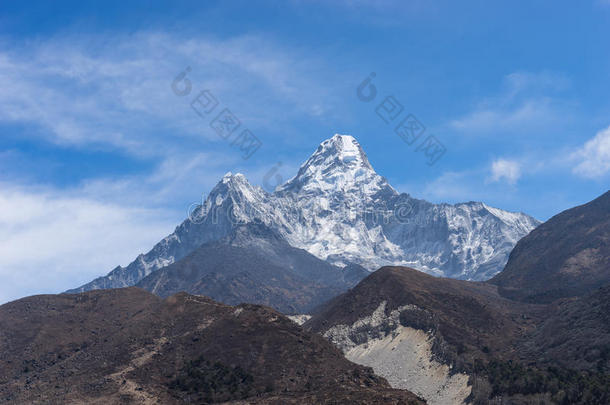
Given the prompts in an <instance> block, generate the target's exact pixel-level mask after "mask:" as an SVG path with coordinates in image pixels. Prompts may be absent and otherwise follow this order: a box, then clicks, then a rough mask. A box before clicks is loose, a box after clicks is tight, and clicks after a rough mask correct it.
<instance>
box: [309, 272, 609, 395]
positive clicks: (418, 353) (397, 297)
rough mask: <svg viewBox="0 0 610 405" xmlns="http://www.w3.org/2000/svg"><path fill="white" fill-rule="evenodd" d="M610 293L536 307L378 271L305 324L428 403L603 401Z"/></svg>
mask: <svg viewBox="0 0 610 405" xmlns="http://www.w3.org/2000/svg"><path fill="white" fill-rule="evenodd" d="M608 292H609V291H608V288H607V287H605V288H602V289H599V290H596V291H595V292H593V293H592V294H589V295H585V296H582V297H579V298H576V299H568V300H561V301H557V302H555V303H553V304H547V305H538V304H530V303H525V302H518V301H512V300H509V299H506V298H504V297H502V296H501V295H500V294H498V292H497V288H496V287H495V286H494V285H492V284H488V283H480V282H471V281H462V280H452V279H446V278H436V277H432V276H430V275H427V274H424V273H421V272H419V271H416V270H413V269H410V268H405V267H384V268H381V269H380V270H378V271H376V272H374V273H373V274H371V275H370V276H369V277H367V278H366V279H364V280H363V281H361V282H360V283H359V284H358V285H357V286H356V287H354V288H353V289H351V290H350V291H348V292H346V293H344V294H342V295H340V296H338V297H336V298H334V299H333V300H331V301H330V302H329V303H328V304H326V305H325V306H323V307H322V308H321V309H320V310H319V311H317V312H316V313H314V315H313V317H312V318H311V319H310V320H308V321H307V322H305V324H304V325H303V326H304V327H305V328H306V329H307V330H311V331H314V332H317V333H319V334H321V335H323V336H325V337H326V338H327V339H329V340H330V341H332V342H333V343H335V345H337V347H339V348H340V349H341V350H342V351H343V352H344V354H345V356H346V357H347V358H348V359H349V360H351V361H353V362H355V363H358V364H362V365H366V366H369V367H372V368H373V370H374V371H375V373H376V374H378V375H380V376H382V377H384V378H386V379H387V380H388V382H389V383H390V384H391V385H392V387H394V388H402V389H408V390H410V391H412V392H414V393H415V394H417V395H420V396H421V397H423V398H424V399H425V400H426V401H427V403H429V404H439V405H440V404H448V403H451V404H461V403H467V402H469V403H475V404H490V403H509V404H534V403H536V404H605V403H608V401H609V400H610V323H609V318H608V309H609V308H608V302H610V301H609V300H608V298H609V296H608Z"/></svg>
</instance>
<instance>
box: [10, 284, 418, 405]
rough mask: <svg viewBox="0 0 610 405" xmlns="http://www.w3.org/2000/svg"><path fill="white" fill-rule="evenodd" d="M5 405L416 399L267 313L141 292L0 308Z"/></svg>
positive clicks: (35, 300) (36, 299) (39, 299)
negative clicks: (18, 404)
mask: <svg viewBox="0 0 610 405" xmlns="http://www.w3.org/2000/svg"><path fill="white" fill-rule="evenodd" d="M0 402H4V403H32V404H43V403H44V404H59V403H62V404H63V403H93V404H113V403H117V404H118V403H143V404H178V403H194V404H203V403H214V402H228V403H243V404H249V403H253V404H290V403H292V404H320V403H322V404H323V403H333V404H405V405H408V404H421V403H423V401H421V400H420V399H418V398H417V397H416V396H415V395H413V394H411V393H410V392H408V391H404V390H396V389H392V388H390V386H389V385H388V383H387V382H386V381H385V380H384V379H383V378H380V377H377V376H376V375H374V374H373V372H372V370H371V369H370V368H367V367H363V366H359V365H356V364H354V363H351V362H349V361H348V360H346V359H345V358H344V357H343V355H342V354H341V352H340V351H339V350H337V349H336V348H335V347H333V346H332V345H331V344H330V343H329V342H328V341H326V340H325V339H324V338H322V337H321V336H318V335H316V334H313V333H310V332H306V331H305V330H303V329H302V328H301V327H299V326H298V325H296V324H295V323H293V322H292V321H290V320H289V319H287V318H286V317H284V316H283V315H281V314H280V313H278V312H277V311H275V310H273V309H270V308H268V307H264V306H259V305H249V304H244V305H239V306H235V307H232V306H228V305H224V304H220V303H217V302H215V301H213V300H211V299H208V298H205V297H202V296H193V295H188V294H185V293H180V294H177V295H174V296H172V297H169V298H167V299H161V298H158V297H156V296H154V295H152V294H150V293H148V292H145V291H143V290H141V289H138V288H125V289H116V290H101V291H91V292H86V293H81V294H75V295H72V294H63V295H41V296H33V297H29V298H24V299H21V300H18V301H14V302H11V303H8V304H5V305H2V306H0Z"/></svg>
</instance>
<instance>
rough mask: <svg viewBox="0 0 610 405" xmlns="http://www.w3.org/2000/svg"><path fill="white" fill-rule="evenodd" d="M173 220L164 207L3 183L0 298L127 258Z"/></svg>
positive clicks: (54, 288)
mask: <svg viewBox="0 0 610 405" xmlns="http://www.w3.org/2000/svg"><path fill="white" fill-rule="evenodd" d="M175 221H176V219H175V217H174V215H172V213H171V212H168V211H164V210H153V209H147V208H140V207H137V206H136V207H127V206H120V205H117V204H112V203H102V202H99V201H96V200H94V199H90V198H84V197H79V196H70V195H66V193H64V192H58V191H57V190H52V189H40V188H38V189H34V188H21V187H15V186H14V185H10V184H2V185H1V186H0V241H1V243H0V279H2V283H0V303H2V302H6V301H8V300H12V299H16V298H19V297H22V296H24V295H30V294H39V293H57V292H61V291H62V290H65V289H68V288H70V287H73V286H75V285H80V284H82V283H83V282H86V281H89V280H91V279H92V278H94V277H96V276H99V275H101V274H104V273H106V272H108V271H109V270H110V269H112V268H113V267H115V266H116V265H118V264H127V263H129V262H130V261H131V260H133V259H134V253H136V252H142V251H146V250H148V249H150V248H151V247H152V245H153V244H154V243H155V242H156V241H157V240H158V239H159V235H165V234H168V233H169V232H171V230H172V229H173V227H174V226H175Z"/></svg>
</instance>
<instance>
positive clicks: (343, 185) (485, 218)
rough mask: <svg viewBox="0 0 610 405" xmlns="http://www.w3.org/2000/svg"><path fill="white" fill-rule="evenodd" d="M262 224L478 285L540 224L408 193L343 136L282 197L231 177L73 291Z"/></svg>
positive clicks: (341, 259) (296, 239)
mask: <svg viewBox="0 0 610 405" xmlns="http://www.w3.org/2000/svg"><path fill="white" fill-rule="evenodd" d="M254 220H259V221H261V222H262V223H264V224H265V225H267V226H268V227H270V228H271V229H273V230H274V231H276V232H278V233H279V234H280V235H281V236H282V237H284V238H285V239H286V240H287V241H288V242H289V243H290V244H291V245H292V246H294V247H297V248H301V249H305V250H307V251H308V252H310V253H311V254H313V255H315V256H317V257H319V258H321V259H323V260H327V261H329V262H330V263H332V264H335V265H338V266H344V265H347V264H350V263H355V264H359V265H361V266H363V267H365V268H367V269H369V270H375V269H377V268H379V267H381V266H384V265H406V266H410V267H414V268H416V269H419V270H422V271H425V272H428V273H430V274H434V275H439V276H447V277H453V278H460V279H469V280H485V279H488V278H491V277H492V276H493V275H495V274H496V273H498V272H499V271H500V270H501V269H502V268H503V266H504V264H505V263H506V261H507V259H508V254H509V253H510V251H511V250H512V248H513V247H514V245H515V244H516V243H517V241H518V240H519V239H521V238H522V237H523V236H525V235H526V234H527V233H529V232H530V231H531V230H532V229H533V228H534V227H536V226H537V225H538V224H539V221H537V220H536V219H534V218H532V217H530V216H528V215H525V214H522V213H512V212H507V211H503V210H500V209H497V208H492V207H489V206H487V205H485V204H483V203H479V202H469V203H462V204H455V205H449V204H432V203H429V202H427V201H424V200H418V199H415V198H412V197H411V196H409V195H408V194H404V193H403V194H399V193H398V192H396V190H394V189H393V188H392V187H391V186H390V185H389V184H388V183H387V181H386V179H385V178H383V177H382V176H380V175H378V174H377V173H376V172H375V170H374V169H373V167H372V166H371V164H370V163H369V161H368V158H367V157H366V154H365V153H364V151H363V150H362V147H361V146H360V144H359V143H358V142H357V141H356V139H354V138H353V137H351V136H349V135H335V136H333V137H332V138H330V139H327V140H326V141H324V142H322V144H320V146H319V147H318V149H317V150H316V151H315V152H314V154H313V155H311V157H310V158H309V159H308V160H307V161H306V162H305V163H304V164H303V165H302V166H301V167H300V169H299V171H298V173H297V175H296V176H295V177H294V178H292V179H290V180H289V181H288V182H286V183H285V184H283V185H282V186H280V187H278V189H277V190H276V191H275V192H274V193H271V194H270V193H267V192H266V191H264V190H263V189H262V188H260V187H257V186H256V187H255V186H252V185H251V184H250V183H249V182H248V180H247V179H246V178H245V176H243V175H242V174H232V173H230V172H229V173H227V174H226V175H225V176H224V177H223V178H222V179H221V181H220V182H219V183H218V184H217V185H216V187H214V189H213V190H212V191H211V192H210V194H209V196H208V198H207V199H206V201H205V202H204V204H203V205H202V206H199V207H198V208H197V209H196V210H195V211H194V212H193V214H192V215H191V217H190V218H189V219H187V220H185V221H184V222H183V223H182V224H181V225H179V226H178V227H177V228H176V230H175V232H174V233H173V234H171V235H169V236H168V237H166V238H164V239H163V240H162V241H161V242H159V243H158V244H157V245H156V246H155V247H154V248H153V249H152V250H151V251H150V252H148V253H147V254H145V255H140V256H139V257H138V258H137V259H136V260H135V261H134V262H133V263H131V264H130V265H129V266H127V267H125V268H123V267H118V268H116V269H115V270H113V271H112V272H111V273H110V274H109V275H108V276H106V277H100V278H99V279H96V280H94V281H93V282H91V283H89V284H86V285H84V286H82V287H80V288H78V289H75V290H72V292H76V291H86V290H90V289H96V288H109V287H123V286H126V285H133V284H135V283H137V282H138V281H139V280H141V279H142V278H143V277H145V276H146V275H148V274H150V272H152V271H155V270H157V269H159V268H161V267H163V266H166V265H168V264H170V263H173V262H174V261H176V260H179V259H181V258H182V257H184V256H186V255H187V254H188V253H190V252H191V251H193V250H194V249H195V248H197V247H198V246H200V245H201V244H203V243H206V242H209V241H213V240H217V239H220V238H222V237H224V236H226V235H228V234H229V233H230V232H231V231H232V230H233V229H234V228H235V227H236V226H237V225H240V224H244V223H248V222H252V221H254ZM110 276H111V278H110Z"/></svg>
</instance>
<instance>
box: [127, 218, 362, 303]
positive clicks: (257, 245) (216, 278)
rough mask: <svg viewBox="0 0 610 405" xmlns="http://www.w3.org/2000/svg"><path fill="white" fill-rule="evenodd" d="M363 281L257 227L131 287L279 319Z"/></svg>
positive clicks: (353, 269) (353, 270) (353, 268)
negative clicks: (274, 312) (258, 308)
mask: <svg viewBox="0 0 610 405" xmlns="http://www.w3.org/2000/svg"><path fill="white" fill-rule="evenodd" d="M366 275H368V272H367V271H366V270H364V269H362V268H360V269H358V268H357V266H351V267H348V268H346V269H345V271H344V270H343V269H340V268H339V267H336V266H333V265H331V264H329V263H328V262H325V261H323V260H320V259H318V258H317V257H315V256H313V255H311V254H310V253H308V252H307V251H305V250H302V249H297V248H294V247H292V246H290V245H289V244H288V243H287V242H286V241H285V240H284V239H283V238H282V237H281V236H279V235H278V234H277V233H275V232H273V231H272V230H271V229H269V228H267V227H266V226H265V225H263V224H261V223H251V224H247V225H243V226H240V227H238V228H236V229H235V231H234V232H232V234H231V235H229V236H227V237H225V238H222V239H221V240H219V241H215V242H209V243H206V244H204V245H202V246H201V247H199V248H197V249H196V250H195V251H194V252H192V253H191V254H189V255H188V256H186V257H185V258H183V259H181V260H179V261H177V262H176V263H174V264H171V265H169V266H167V267H164V268H162V269H160V270H158V271H156V272H154V273H152V274H150V275H148V276H147V277H145V278H144V279H143V280H141V281H140V282H139V283H138V284H137V286H138V287H141V288H144V289H146V290H148V291H150V292H152V293H154V294H157V295H160V296H162V297H167V296H170V295H173V294H175V293H177V292H180V291H186V292H188V293H191V294H199V295H206V296H209V297H211V298H213V299H215V300H218V301H221V302H223V303H226V304H231V305H236V304H239V303H242V302H248V303H255V304H264V305H269V306H271V307H273V308H276V309H278V310H280V311H282V312H283V313H288V314H291V313H306V312H309V311H310V310H311V309H313V308H314V307H316V306H318V305H320V304H322V303H323V302H325V301H327V300H329V299H330V298H332V297H334V296H336V295H338V294H340V293H341V292H343V291H345V290H347V289H348V288H349V287H352V286H353V285H355V284H356V283H357V282H358V281H360V280H361V279H362V278H364V277H365V276H366Z"/></svg>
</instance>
